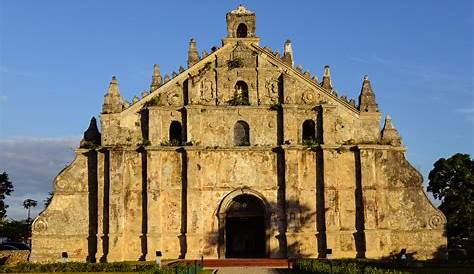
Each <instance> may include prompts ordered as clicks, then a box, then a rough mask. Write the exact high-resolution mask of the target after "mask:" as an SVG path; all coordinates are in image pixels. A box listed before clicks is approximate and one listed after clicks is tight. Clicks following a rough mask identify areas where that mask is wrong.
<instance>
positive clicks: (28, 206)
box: [23, 199, 38, 221]
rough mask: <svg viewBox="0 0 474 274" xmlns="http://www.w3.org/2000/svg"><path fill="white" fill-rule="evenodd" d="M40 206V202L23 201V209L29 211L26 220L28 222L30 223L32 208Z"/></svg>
mask: <svg viewBox="0 0 474 274" xmlns="http://www.w3.org/2000/svg"><path fill="white" fill-rule="evenodd" d="M37 205H38V202H37V201H35V200H32V199H26V200H24V201H23V207H24V208H25V209H27V210H28V218H26V221H30V220H31V219H30V209H31V208H32V207H36V206H37Z"/></svg>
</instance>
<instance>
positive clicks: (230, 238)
mask: <svg viewBox="0 0 474 274" xmlns="http://www.w3.org/2000/svg"><path fill="white" fill-rule="evenodd" d="M217 217H218V220H219V241H218V254H219V258H221V259H222V258H263V257H267V256H268V255H269V253H270V242H269V240H270V238H269V237H270V234H271V229H270V219H271V210H270V205H269V203H268V202H267V201H266V199H265V198H264V197H263V196H262V195H261V194H260V193H258V192H257V191H255V190H252V189H250V188H247V187H243V188H239V189H236V190H234V191H232V192H230V193H229V194H227V195H226V196H225V197H224V199H223V200H222V202H221V203H220V205H219V209H218V212H217Z"/></svg>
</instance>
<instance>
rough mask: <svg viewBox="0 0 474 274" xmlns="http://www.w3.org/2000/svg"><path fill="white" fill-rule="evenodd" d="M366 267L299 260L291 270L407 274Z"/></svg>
mask: <svg viewBox="0 0 474 274" xmlns="http://www.w3.org/2000/svg"><path fill="white" fill-rule="evenodd" d="M375 264H376V263H375ZM366 265H367V262H364V261H351V260H332V261H329V260H316V259H301V260H297V261H296V262H295V263H294V264H293V268H294V269H295V270H296V271H299V272H301V273H307V274H359V273H365V274H409V273H408V272H404V271H400V270H395V269H384V268H377V267H374V266H366Z"/></svg>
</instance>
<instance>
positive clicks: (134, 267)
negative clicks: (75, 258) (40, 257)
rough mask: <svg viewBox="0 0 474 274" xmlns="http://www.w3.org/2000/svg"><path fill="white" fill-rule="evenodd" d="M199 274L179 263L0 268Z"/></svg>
mask: <svg viewBox="0 0 474 274" xmlns="http://www.w3.org/2000/svg"><path fill="white" fill-rule="evenodd" d="M195 268H196V272H197V273H199V271H200V270H201V266H200V265H199V264H196V265H195V264H185V263H179V264H175V265H173V266H165V267H162V268H158V266H157V265H156V264H154V263H148V262H146V263H139V262H114V263H79V262H69V263H49V264H35V263H25V264H18V265H15V266H1V267H0V273H28V272H29V273H35V272H36V273H48V272H142V273H156V274H185V273H194V269H195Z"/></svg>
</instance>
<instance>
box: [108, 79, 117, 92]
mask: <svg viewBox="0 0 474 274" xmlns="http://www.w3.org/2000/svg"><path fill="white" fill-rule="evenodd" d="M107 93H109V94H119V89H118V80H117V77H115V75H114V76H112V80H111V81H110V84H109V89H108V91H107Z"/></svg>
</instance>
